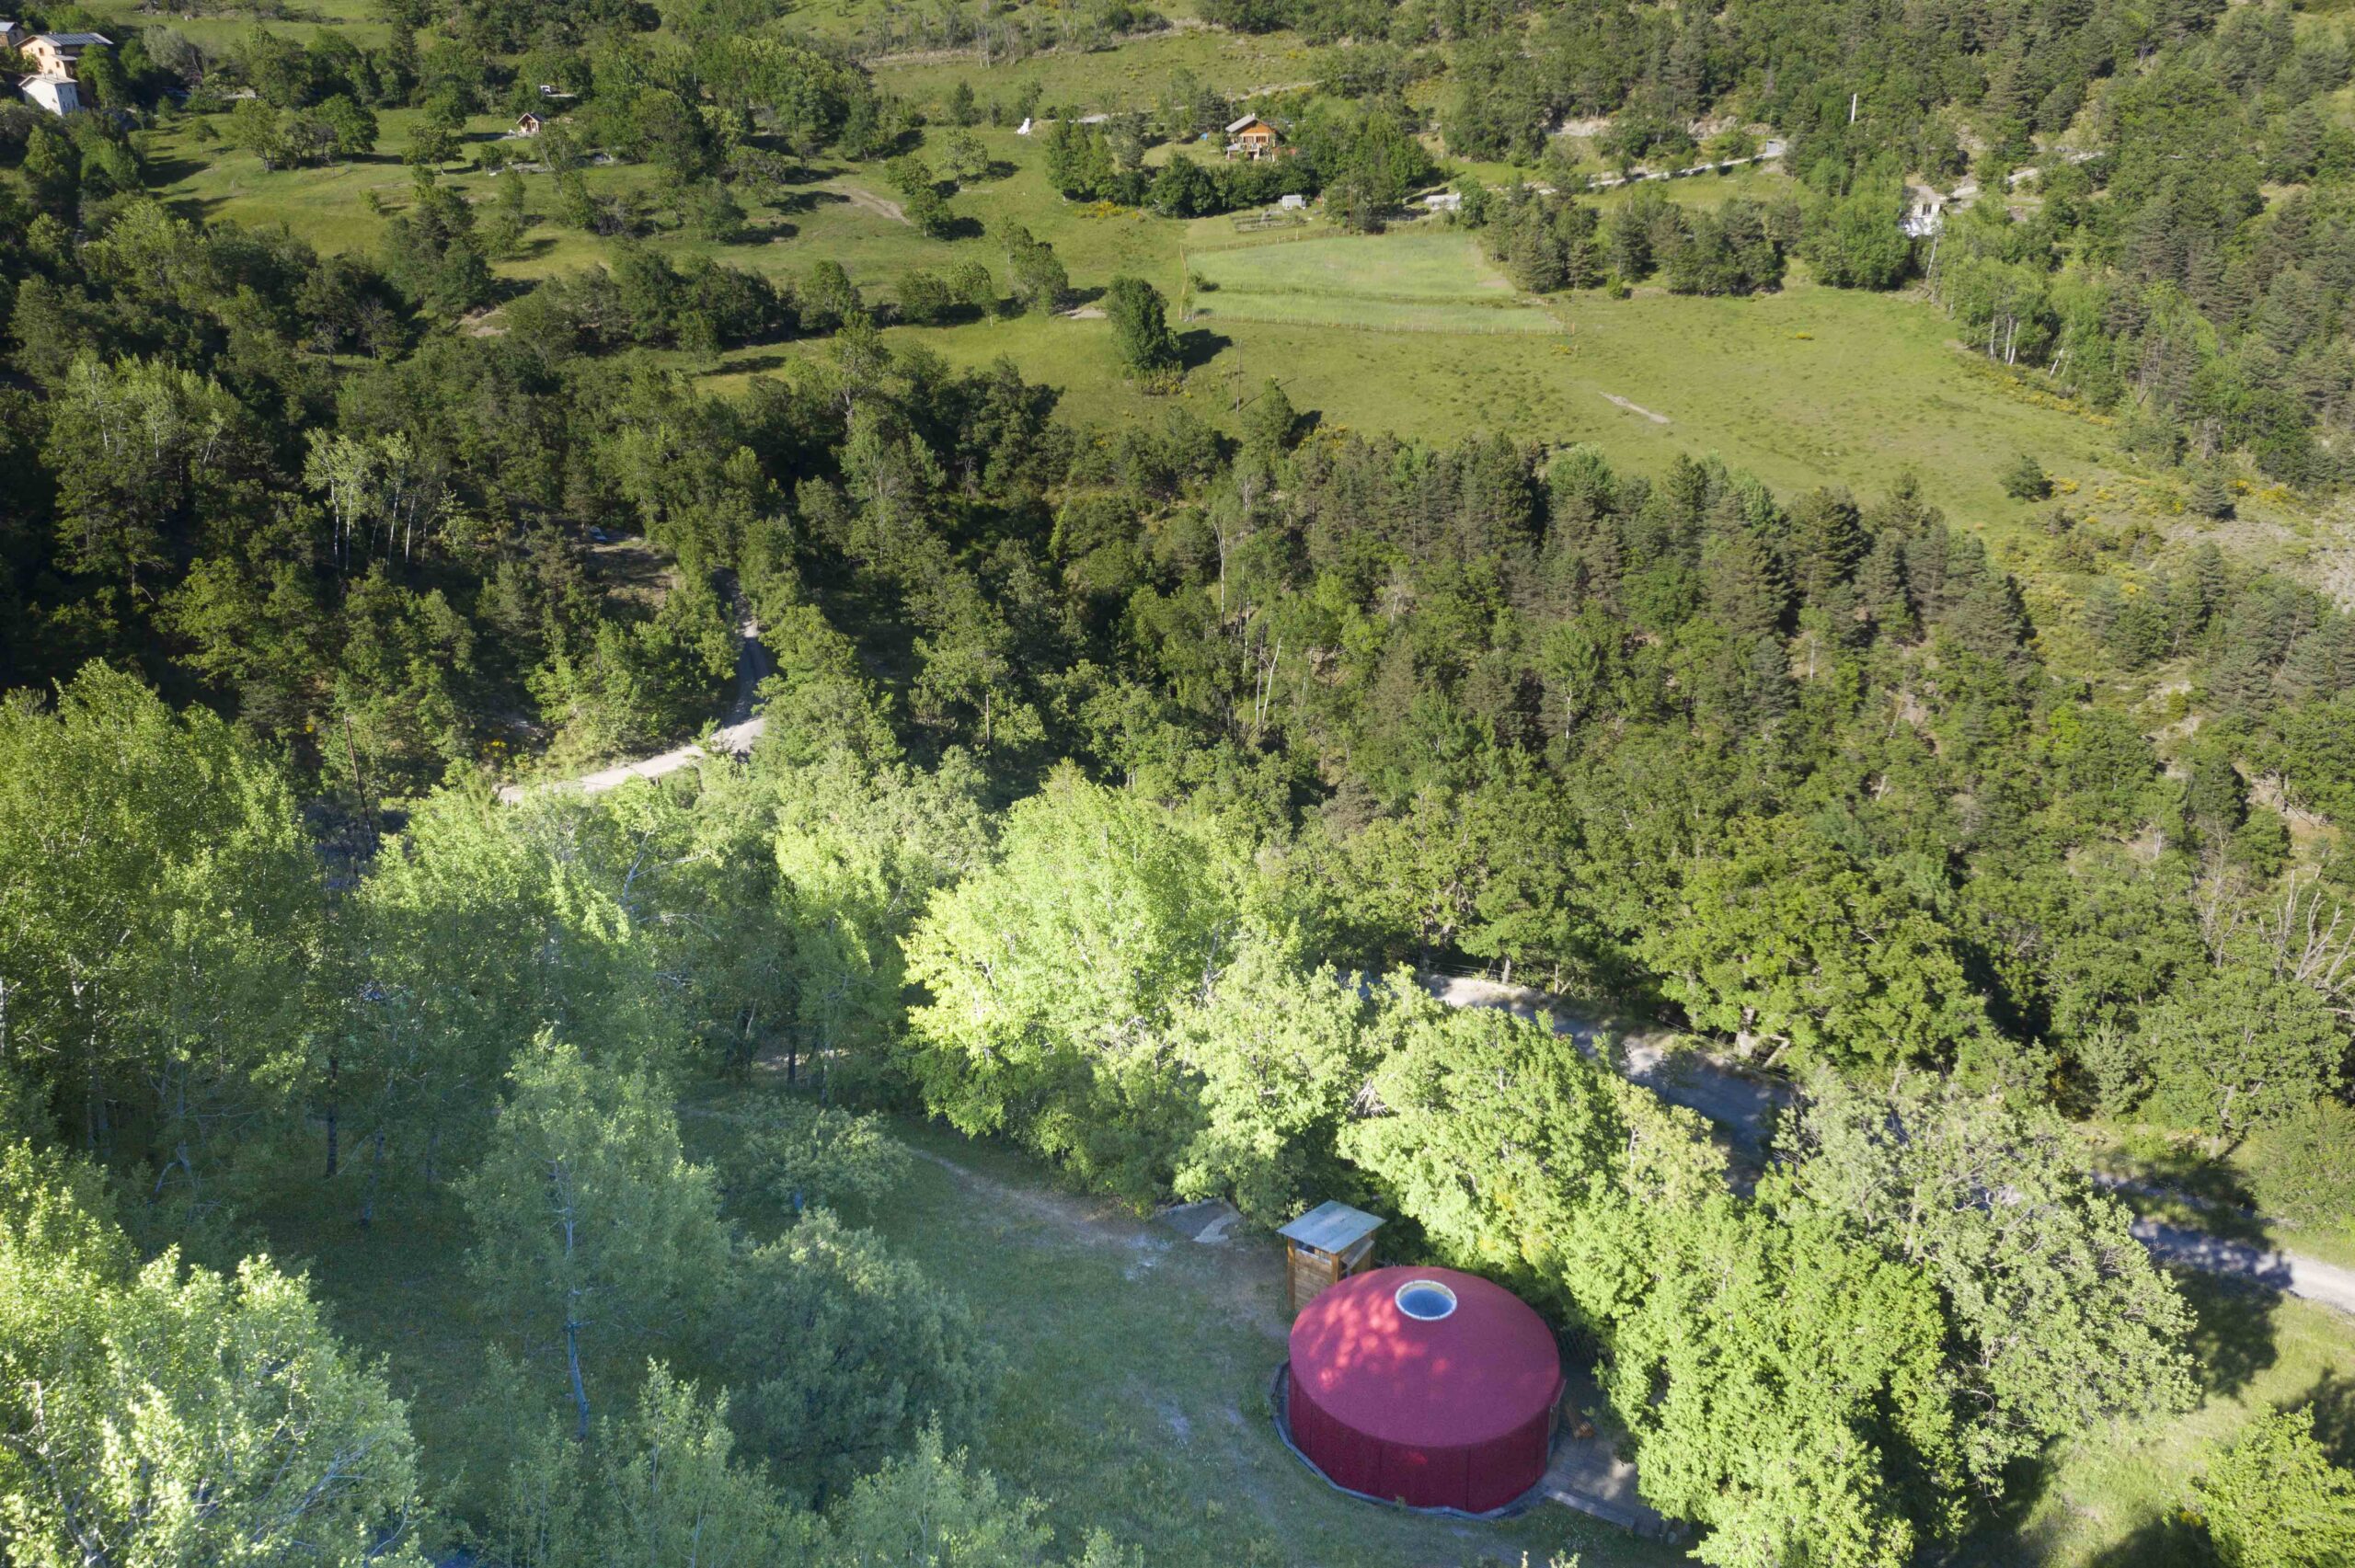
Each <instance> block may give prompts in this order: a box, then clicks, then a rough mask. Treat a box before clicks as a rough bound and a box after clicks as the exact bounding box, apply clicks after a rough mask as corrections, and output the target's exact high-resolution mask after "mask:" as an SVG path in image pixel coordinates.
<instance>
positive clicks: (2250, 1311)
mask: <svg viewBox="0 0 2355 1568" xmlns="http://www.w3.org/2000/svg"><path fill="white" fill-rule="evenodd" d="M2176 1281H2177V1285H2178V1286H2179V1287H2180V1288H2181V1289H2182V1291H2183V1299H2184V1302H2185V1304H2186V1305H2187V1306H2188V1307H2190V1309H2191V1310H2192V1314H2193V1322H2192V1325H2191V1334H2190V1338H2189V1346H2188V1347H2189V1349H2190V1351H2191V1354H2192V1356H2193V1358H2194V1360H2195V1362H2196V1363H2197V1367H2198V1372H2197V1375H2198V1377H2199V1379H2200V1389H2201V1391H2203V1392H2206V1393H2210V1394H2234V1393H2238V1392H2239V1391H2241V1390H2242V1389H2245V1388H2246V1387H2247V1386H2248V1383H2249V1379H2252V1378H2254V1377H2256V1376H2257V1374H2258V1373H2259V1372H2262V1371H2264V1370H2265V1369H2266V1368H2269V1367H2270V1366H2272V1365H2273V1362H2274V1357H2275V1349H2274V1335H2273V1309H2274V1308H2275V1306H2276V1305H2278V1304H2279V1303H2280V1299H2281V1296H2280V1292H2279V1291H2276V1290H2270V1289H2268V1288H2265V1287H2264V1286H2261V1285H2256V1284H2251V1283H2247V1282H2245V1281H2239V1280H2228V1279H2213V1278H2210V1277H2208V1276H2204V1275H2195V1274H2178V1275H2177V1276H2176Z"/></svg>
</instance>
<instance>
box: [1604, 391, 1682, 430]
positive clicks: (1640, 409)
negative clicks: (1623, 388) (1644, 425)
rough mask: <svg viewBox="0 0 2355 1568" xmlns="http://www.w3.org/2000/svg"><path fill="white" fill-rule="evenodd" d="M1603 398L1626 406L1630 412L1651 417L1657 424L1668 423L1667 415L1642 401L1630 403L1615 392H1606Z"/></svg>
mask: <svg viewBox="0 0 2355 1568" xmlns="http://www.w3.org/2000/svg"><path fill="white" fill-rule="evenodd" d="M1603 401H1604V402H1605V403H1614V404H1617V405H1618V406H1620V407H1622V408H1625V409H1626V410H1627V412H1628V413H1630V414H1641V415H1642V416H1643V417H1644V418H1647V419H1649V420H1650V421H1651V422H1652V423H1653V424H1655V425H1665V424H1667V423H1668V416H1667V415H1665V414H1655V413H1653V412H1652V411H1651V410H1650V409H1648V408H1647V407H1645V406H1643V405H1642V404H1640V403H1630V402H1628V401H1627V400H1626V398H1624V397H1622V396H1620V395H1618V394H1617V393H1615V392H1606V393H1604V394H1603Z"/></svg>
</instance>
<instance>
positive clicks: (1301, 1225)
mask: <svg viewBox="0 0 2355 1568" xmlns="http://www.w3.org/2000/svg"><path fill="white" fill-rule="evenodd" d="M1381 1228H1382V1221H1381V1220H1380V1219H1376V1218H1375V1217H1374V1216H1373V1215H1371V1214H1368V1213H1367V1212H1366V1211H1365V1210H1363V1209H1361V1208H1351V1207H1350V1206H1349V1205H1348V1204H1346V1203H1338V1202H1333V1203H1320V1204H1318V1205H1317V1206H1316V1207H1315V1208H1312V1209H1310V1210H1309V1211H1308V1212H1307V1213H1305V1214H1304V1215H1302V1216H1301V1217H1300V1218H1299V1219H1295V1220H1293V1221H1292V1223H1291V1224H1289V1225H1287V1226H1285V1227H1284V1228H1283V1229H1282V1230H1279V1231H1277V1232H1276V1234H1277V1235H1279V1236H1281V1237H1282V1238H1283V1239H1284V1240H1285V1241H1287V1242H1292V1243H1293V1244H1294V1245H1295V1246H1302V1247H1313V1248H1315V1250H1316V1251H1318V1252H1320V1253H1344V1252H1347V1251H1349V1250H1350V1248H1351V1247H1353V1246H1355V1245H1356V1244H1357V1243H1358V1242H1361V1241H1363V1240H1365V1239H1366V1238H1367V1237H1368V1236H1371V1235H1373V1233H1374V1232H1375V1231H1376V1230H1380V1229H1381Z"/></svg>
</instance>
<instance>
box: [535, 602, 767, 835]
mask: <svg viewBox="0 0 2355 1568" xmlns="http://www.w3.org/2000/svg"><path fill="white" fill-rule="evenodd" d="M737 630H738V633H739V635H741V638H742V640H741V642H739V643H738V644H737V646H736V695H735V697H734V699H733V700H732V701H730V702H729V706H728V715H727V716H728V722H727V723H726V724H724V725H722V726H721V727H719V728H718V729H716V730H714V731H713V732H712V735H711V739H710V740H709V742H707V743H706V744H700V745H699V744H696V743H694V742H690V743H688V744H687V745H684V746H673V747H672V749H671V750H668V751H664V752H661V753H660V754H658V755H656V756H652V757H640V758H639V759H638V760H637V761H634V762H616V763H615V764H614V765H613V766H612V767H610V768H600V769H598V770H597V771H596V772H595V773H582V774H580V775H579V776H578V777H575V778H569V779H552V780H548V781H546V782H543V783H537V784H506V785H503V786H501V787H500V792H499V798H500V800H501V801H503V802H505V803H506V804H508V805H510V806H512V805H514V804H515V803H516V802H517V801H519V800H522V799H523V797H524V796H526V795H531V794H533V793H534V792H535V791H538V790H544V789H558V790H578V791H579V792H580V794H582V795H601V794H603V792H604V791H606V790H609V789H616V788H619V787H620V786H621V785H623V784H627V783H629V782H630V781H631V780H632V779H659V778H663V777H666V776H668V775H669V774H672V773H677V772H678V771H679V770H680V769H682V768H689V767H693V766H694V765H695V763H697V762H700V761H704V760H705V759H706V758H707V757H713V756H722V757H741V756H745V755H747V754H748V753H750V752H751V751H752V743H753V742H754V741H756V740H758V739H759V738H761V732H762V731H763V730H764V729H766V728H767V727H768V720H767V719H765V718H762V717H759V716H756V715H754V714H753V712H752V704H754V703H755V702H756V701H758V699H759V694H760V686H761V681H762V680H763V678H764V677H765V676H766V675H767V674H768V673H769V671H770V670H772V669H774V668H775V665H774V664H773V662H772V661H771V659H770V658H769V652H768V649H766V648H764V647H762V646H761V629H760V627H759V626H758V625H757V624H755V623H753V622H752V620H750V619H749V618H748V619H746V620H745V622H744V623H743V624H741V626H740V627H738V628H737Z"/></svg>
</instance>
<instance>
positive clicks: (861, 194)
mask: <svg viewBox="0 0 2355 1568" xmlns="http://www.w3.org/2000/svg"><path fill="white" fill-rule="evenodd" d="M834 189H837V190H839V191H841V192H842V193H843V194H844V196H847V197H849V198H850V204H851V205H852V206H854V207H858V208H862V209H864V210H865V211H867V212H872V213H874V214H875V215H876V216H877V217H879V218H889V219H890V220H891V221H892V222H893V223H906V222H907V221H908V214H907V212H906V210H905V209H904V208H902V206H901V205H900V204H899V203H898V202H897V201H892V200H887V199H885V198H883V197H880V196H878V195H876V194H875V192H873V191H871V190H861V189H859V188H858V187H857V186H856V185H838V186H836V187H835V188H834Z"/></svg>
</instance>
